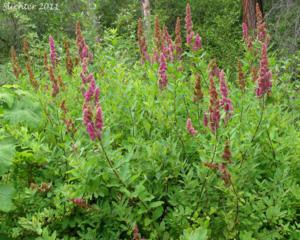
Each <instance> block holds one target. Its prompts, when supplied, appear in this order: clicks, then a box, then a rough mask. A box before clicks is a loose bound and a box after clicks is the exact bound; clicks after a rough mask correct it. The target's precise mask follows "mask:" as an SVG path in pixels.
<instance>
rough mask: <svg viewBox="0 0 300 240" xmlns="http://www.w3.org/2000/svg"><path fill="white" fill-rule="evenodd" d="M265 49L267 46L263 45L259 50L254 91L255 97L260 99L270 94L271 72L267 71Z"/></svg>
mask: <svg viewBox="0 0 300 240" xmlns="http://www.w3.org/2000/svg"><path fill="white" fill-rule="evenodd" d="M267 47H268V46H267V44H266V43H264V44H263V46H262V50H261V51H262V52H261V60H260V69H259V78H258V87H257V89H256V96H257V97H262V96H263V95H264V94H266V93H268V92H270V91H271V88H272V81H271V79H272V72H271V71H270V70H269V63H268V55H267Z"/></svg>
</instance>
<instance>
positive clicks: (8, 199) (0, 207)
mask: <svg viewBox="0 0 300 240" xmlns="http://www.w3.org/2000/svg"><path fill="white" fill-rule="evenodd" d="M14 193H15V189H14V187H13V186H11V185H8V184H0V203H1V204H0V211H3V212H9V211H11V210H13V209H14V204H13V202H12V199H13V197H14Z"/></svg>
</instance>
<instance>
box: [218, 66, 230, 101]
mask: <svg viewBox="0 0 300 240" xmlns="http://www.w3.org/2000/svg"><path fill="white" fill-rule="evenodd" d="M219 80H220V92H221V95H222V97H223V98H227V97H228V88H227V85H226V82H225V73H224V71H223V70H221V72H220V73H219Z"/></svg>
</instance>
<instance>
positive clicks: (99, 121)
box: [95, 105, 103, 131]
mask: <svg viewBox="0 0 300 240" xmlns="http://www.w3.org/2000/svg"><path fill="white" fill-rule="evenodd" d="M95 126H96V128H97V129H99V130H100V131H102V129H103V113H102V108H101V106H100V105H99V106H98V107H97V112H96V124H95Z"/></svg>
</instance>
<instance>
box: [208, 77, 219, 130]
mask: <svg viewBox="0 0 300 240" xmlns="http://www.w3.org/2000/svg"><path fill="white" fill-rule="evenodd" d="M209 95H210V106H209V122H210V129H211V131H212V132H213V133H216V131H217V129H218V128H219V122H220V103H219V99H218V93H217V90H216V86H215V83H214V80H213V77H212V76H211V77H210V86H209Z"/></svg>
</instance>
